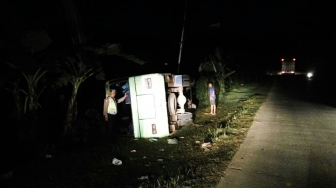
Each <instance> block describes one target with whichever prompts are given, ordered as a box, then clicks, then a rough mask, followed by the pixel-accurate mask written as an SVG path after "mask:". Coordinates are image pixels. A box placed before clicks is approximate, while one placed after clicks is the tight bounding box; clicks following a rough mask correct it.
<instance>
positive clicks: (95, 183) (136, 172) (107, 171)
mask: <svg viewBox="0 0 336 188" xmlns="http://www.w3.org/2000/svg"><path fill="white" fill-rule="evenodd" d="M230 95H234V93H231V94H230ZM266 95H267V92H263V93H262V94H253V95H252V96H250V97H249V98H247V99H246V100H236V101H234V102H229V103H228V102H223V103H219V104H218V110H217V115H216V116H211V115H209V114H206V112H208V110H209V108H208V107H206V108H199V109H198V110H197V112H196V119H195V120H194V124H193V125H188V126H181V127H179V129H178V130H177V131H175V132H174V133H172V134H171V135H170V136H169V137H168V138H157V140H156V141H155V140H150V139H134V138H133V137H120V138H119V140H118V143H116V144H106V143H103V142H98V143H96V144H93V145H81V146H73V147H69V148H61V149H59V150H58V151H57V152H56V153H55V155H54V156H53V158H45V156H36V157H34V158H32V159H31V160H30V161H29V162H27V163H24V164H22V165H20V166H18V167H17V170H15V171H14V175H13V179H12V180H11V182H10V184H9V185H10V186H9V187H35V188H37V187H55V188H56V187H57V188H58V187H67V188H69V187H116V188H128V187H130V188H131V187H132V188H134V187H150V188H152V187H153V188H154V187H155V188H172V187H199V188H202V187H204V188H205V187H207V188H209V187H215V185H216V184H217V183H218V182H219V181H220V179H221V178H223V177H224V176H225V169H226V167H227V165H228V164H229V162H230V161H231V159H232V157H233V156H234V154H235V153H236V151H237V150H238V148H239V146H240V144H241V143H242V142H243V140H244V138H245V137H246V135H247V132H248V130H249V128H250V126H251V125H252V123H253V120H254V117H255V115H256V112H257V111H258V109H259V107H260V106H261V105H262V103H263V102H264V101H265V99H266ZM168 139H176V140H177V144H168V142H167V140H168ZM134 150H135V151H134ZM113 158H117V159H119V160H121V161H122V164H121V165H120V166H116V165H113V164H112V160H113Z"/></svg>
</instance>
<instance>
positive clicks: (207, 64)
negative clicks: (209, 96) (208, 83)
mask: <svg viewBox="0 0 336 188" xmlns="http://www.w3.org/2000/svg"><path fill="white" fill-rule="evenodd" d="M232 62H233V57H232V55H231V54H226V56H224V54H223V52H222V51H221V50H220V49H219V48H216V50H215V53H214V54H210V55H208V57H207V58H206V59H205V61H204V62H203V63H202V68H203V70H205V71H210V72H212V74H213V73H214V74H213V76H214V79H215V80H216V81H217V82H218V85H219V89H218V92H219V93H221V94H223V93H225V80H226V79H227V78H228V77H229V76H230V75H232V74H233V73H235V72H236V71H235V70H231V69H229V68H228V67H227V65H228V64H230V63H232ZM227 71H228V72H227Z"/></svg>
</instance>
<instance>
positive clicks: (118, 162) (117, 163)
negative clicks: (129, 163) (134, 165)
mask: <svg viewBox="0 0 336 188" xmlns="http://www.w3.org/2000/svg"><path fill="white" fill-rule="evenodd" d="M112 164H114V165H116V166H119V165H121V164H122V162H121V160H119V159H117V158H114V159H113V160H112Z"/></svg>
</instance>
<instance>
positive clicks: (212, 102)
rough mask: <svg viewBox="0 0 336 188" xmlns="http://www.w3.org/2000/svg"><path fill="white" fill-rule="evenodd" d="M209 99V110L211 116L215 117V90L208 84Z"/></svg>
mask: <svg viewBox="0 0 336 188" xmlns="http://www.w3.org/2000/svg"><path fill="white" fill-rule="evenodd" d="M208 86H209V97H210V108H211V112H210V114H211V115H216V93H215V88H214V87H213V85H212V83H211V82H209V84H208Z"/></svg>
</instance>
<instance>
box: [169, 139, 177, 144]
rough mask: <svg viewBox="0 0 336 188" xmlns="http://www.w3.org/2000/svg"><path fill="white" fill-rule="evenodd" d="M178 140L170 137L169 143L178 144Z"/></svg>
mask: <svg viewBox="0 0 336 188" xmlns="http://www.w3.org/2000/svg"><path fill="white" fill-rule="evenodd" d="M177 142H178V140H177V139H175V138H173V139H168V144H177Z"/></svg>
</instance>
